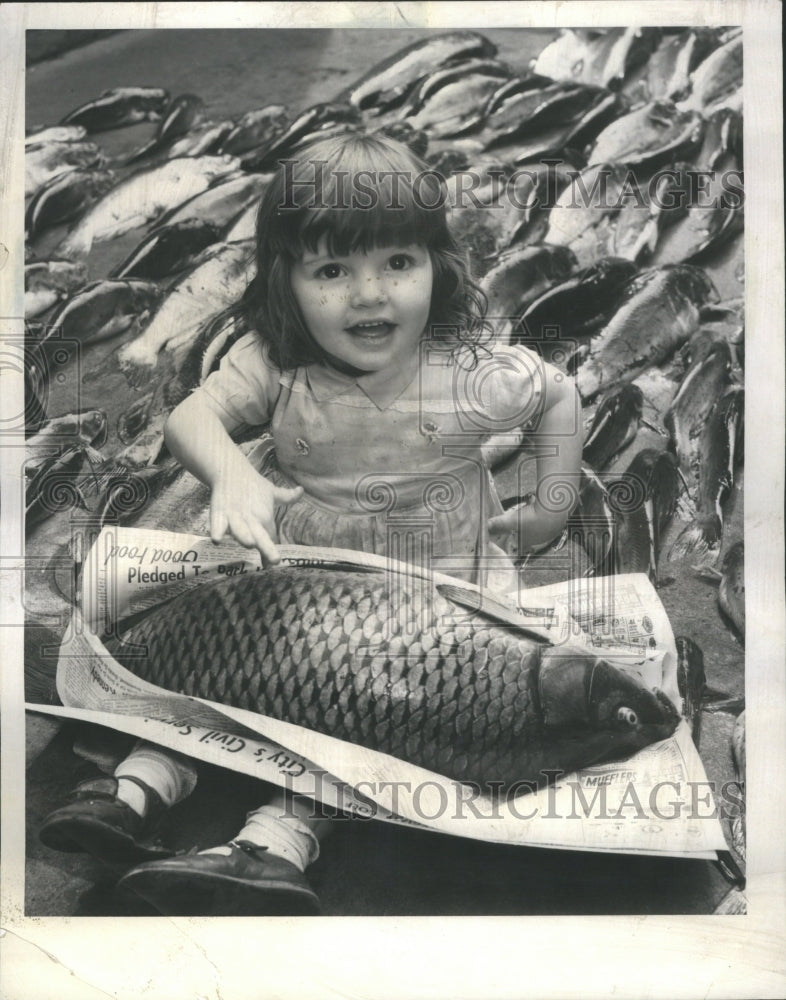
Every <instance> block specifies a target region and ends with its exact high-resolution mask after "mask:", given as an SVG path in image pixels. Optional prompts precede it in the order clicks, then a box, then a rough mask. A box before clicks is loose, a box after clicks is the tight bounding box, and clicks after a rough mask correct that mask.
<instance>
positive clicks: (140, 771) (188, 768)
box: [115, 743, 196, 816]
mask: <svg viewBox="0 0 786 1000" xmlns="http://www.w3.org/2000/svg"><path fill="white" fill-rule="evenodd" d="M127 776H130V777H133V778H138V779H139V781H143V782H144V783H145V784H146V785H147V786H148V787H149V788H152V789H154V790H155V791H156V792H158V794H159V795H160V796H161V800H162V802H163V803H164V805H165V806H167V807H169V806H173V805H174V804H175V803H176V802H180V801H181V800H182V799H184V798H186V796H188V795H190V794H191V792H192V791H193V790H194V787H195V785H196V768H195V767H194V764H193V763H192V762H191V761H190V760H189V759H188V758H187V757H183V756H182V755H181V754H177V753H174V752H169V751H166V750H164V749H163V748H162V747H156V746H152V745H151V744H149V743H145V744H142V745H141V746H139V747H137V748H136V749H134V750H132V752H131V753H130V754H129V755H128V757H126V759H125V760H123V761H121V762H120V763H119V764H118V765H117V767H116V768H115V777H116V778H117V779H118V781H117V797H118V798H119V799H120V800H121V801H122V802H125V803H127V804H128V805H129V806H131V808H132V809H133V810H134V812H136V813H139V815H140V816H144V815H145V793H144V790H143V789H141V788H140V787H139V785H137V784H136V783H135V782H134V781H125V780H124V778H126V777H127Z"/></svg>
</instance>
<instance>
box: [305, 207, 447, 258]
mask: <svg viewBox="0 0 786 1000" xmlns="http://www.w3.org/2000/svg"><path fill="white" fill-rule="evenodd" d="M399 204H400V207H398V208H392V207H389V206H388V205H387V204H385V202H384V200H383V199H382V198H379V199H377V200H375V202H374V203H373V204H371V205H369V207H367V208H366V207H360V206H354V207H353V206H346V207H326V208H314V209H311V210H308V211H306V212H305V213H304V214H303V218H302V220H301V225H300V227H299V230H298V237H299V239H298V244H299V245H298V250H299V251H302V250H303V249H307V250H309V251H310V252H312V253H314V252H316V250H317V247H318V244H319V243H320V241H321V240H322V239H323V238H324V239H325V240H326V243H327V251H328V253H329V254H331V255H335V256H340V257H344V256H347V255H348V254H351V253H356V252H360V253H367V252H368V251H370V250H376V249H378V248H380V247H387V246H409V245H412V244H417V245H419V246H425V247H428V248H432V247H434V246H436V245H438V244H440V243H442V242H443V241H444V232H445V223H444V217H441V214H440V213H439V212H436V211H433V210H431V211H429V210H427V209H424V208H423V207H421V206H419V205H416V204H415V202H414V201H413V200H412V199H407V200H406V201H405V200H404V199H403V198H402V199H400V200H399Z"/></svg>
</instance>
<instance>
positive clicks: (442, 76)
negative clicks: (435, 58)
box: [401, 59, 513, 115]
mask: <svg viewBox="0 0 786 1000" xmlns="http://www.w3.org/2000/svg"><path fill="white" fill-rule="evenodd" d="M473 74H479V75H481V76H493V77H496V78H497V79H498V80H499V81H501V80H510V79H511V78H512V76H513V71H512V70H511V68H510V66H508V65H507V64H506V63H503V62H500V61H499V60H498V59H462V60H460V61H459V62H451V63H450V64H449V65H448V66H446V67H445V68H444V69H437V70H435V71H434V72H433V73H431V74H430V75H429V76H427V77H426V78H425V79H424V80H423V81H422V83H421V84H420V85H419V86H418V87H416V88H415V89H414V90H413V91H412V93H411V94H410V96H409V98H408V99H407V101H406V103H405V105H404V107H403V109H402V111H401V114H402V115H411V114H413V113H417V111H418V110H419V109H420V108H422V107H423V105H424V104H425V102H426V101H427V100H428V99H429V97H431V96H433V95H434V94H435V93H436V92H437V91H438V90H440V89H441V88H442V87H446V86H448V84H451V83H455V82H456V80H461V79H463V78H464V77H466V76H470V75H473ZM497 86H499V83H498V84H497Z"/></svg>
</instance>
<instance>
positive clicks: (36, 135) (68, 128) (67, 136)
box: [25, 125, 87, 146]
mask: <svg viewBox="0 0 786 1000" xmlns="http://www.w3.org/2000/svg"><path fill="white" fill-rule="evenodd" d="M86 138H87V129H86V128H85V127H84V126H83V125H48V126H47V125H41V126H39V127H37V128H34V129H30V130H29V131H26V132H25V146H37V145H43V143H46V142H81V141H82V140H83V139H86Z"/></svg>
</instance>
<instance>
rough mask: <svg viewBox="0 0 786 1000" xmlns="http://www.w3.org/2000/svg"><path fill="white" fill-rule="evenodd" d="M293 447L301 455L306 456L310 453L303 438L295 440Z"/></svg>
mask: <svg viewBox="0 0 786 1000" xmlns="http://www.w3.org/2000/svg"><path fill="white" fill-rule="evenodd" d="M295 446H296V448H297V450H298V451H299V452H300V454H301V455H308V453H309V452H310V451H311V449H310V448H309V446H308V441H304V440H303V438H295Z"/></svg>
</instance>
